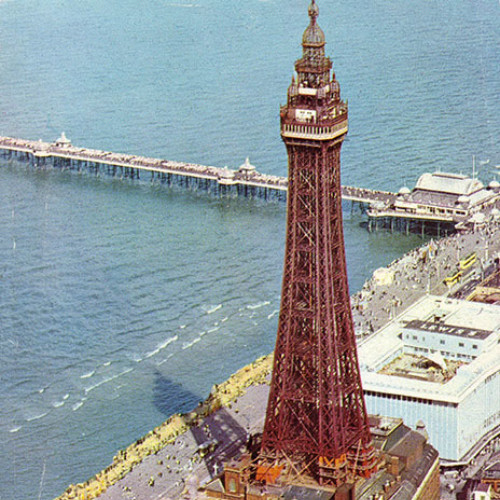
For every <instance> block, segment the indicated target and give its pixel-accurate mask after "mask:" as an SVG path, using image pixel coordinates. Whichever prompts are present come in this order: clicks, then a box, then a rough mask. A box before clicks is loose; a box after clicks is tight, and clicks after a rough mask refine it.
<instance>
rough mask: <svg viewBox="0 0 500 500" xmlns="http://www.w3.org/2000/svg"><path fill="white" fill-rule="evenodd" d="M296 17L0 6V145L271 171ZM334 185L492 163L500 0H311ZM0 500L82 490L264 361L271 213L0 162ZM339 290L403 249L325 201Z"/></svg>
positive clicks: (160, 5) (276, 213)
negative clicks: (50, 144) (326, 88)
mask: <svg viewBox="0 0 500 500" xmlns="http://www.w3.org/2000/svg"><path fill="white" fill-rule="evenodd" d="M307 6H308V1H307V0H300V1H299V0H288V1H284V0H268V1H261V0H250V1H246V2H227V1H223V0H176V1H175V2H169V1H162V0H153V1H151V2H147V3H144V2H138V1H134V0H120V1H117V0H110V1H107V2H101V1H98V0H86V1H83V2H71V1H69V0H58V1H55V2H54V1H52V2H50V1H48V0H3V1H1V0H0V134H1V135H6V136H11V137H21V138H27V139H38V138H42V139H43V140H46V141H53V140H55V139H56V138H57V137H58V136H59V135H60V134H61V132H62V131H65V132H66V135H67V136H68V137H69V138H70V139H71V140H72V141H73V144H75V145H78V146H82V147H85V146H86V147H91V148H95V149H104V150H109V151H116V152H124V153H131V154H143V155H147V156H154V157H161V158H165V159H171V160H179V161H190V162H196V163H201V164H206V165H216V166H225V165H227V166H229V167H230V168H237V167H238V166H239V165H240V164H242V163H243V162H244V160H245V157H247V156H249V157H250V161H251V162H252V163H253V164H254V165H256V166H257V168H258V169H259V170H260V171H262V172H265V173H270V174H277V175H286V152H285V148H284V146H283V145H282V143H281V140H280V137H279V119H278V111H279V105H280V103H284V101H285V96H286V89H287V86H288V85H289V82H290V81H291V75H292V71H293V63H294V61H295V60H296V59H297V58H299V57H300V55H301V47H300V40H301V36H302V32H303V30H304V29H305V27H306V26H307V24H308V17H307ZM319 8H320V17H319V18H318V22H319V24H320V26H321V27H322V28H323V30H324V31H325V34H326V38H327V42H328V44H327V53H328V55H330V56H331V57H332V60H333V63H334V69H335V72H336V75H337V79H338V80H339V82H340V85H341V88H342V95H343V97H344V99H348V100H349V116H350V131H349V135H348V137H347V139H346V141H345V143H344V146H343V150H342V176H343V179H342V180H343V183H344V184H351V185H356V186H362V187H371V188H378V189H388V190H398V189H399V188H400V187H401V186H402V185H404V184H406V185H408V186H409V187H411V186H412V185H413V184H414V182H415V181H416V179H417V178H418V176H419V175H420V174H422V173H423V172H426V171H433V170H436V169H441V170H445V171H452V172H457V173H458V172H463V173H471V172H472V157H473V155H474V156H475V162H476V167H477V168H478V169H479V176H480V177H481V179H483V181H485V182H487V181H489V180H491V179H493V178H494V174H495V169H494V167H495V165H497V164H500V158H499V152H498V137H499V134H500V125H499V119H498V117H499V115H500V113H499V111H500V109H499V108H500V105H499V100H498V89H499V82H500V74H499V72H500V70H499V68H500V64H499V62H500V61H499V51H498V46H499V42H500V39H499V33H500V30H499V24H500V23H499V20H500V15H499V9H500V6H499V4H498V2H495V1H486V0H475V1H473V0H469V1H468V0H464V1H461V2H452V1H451V0H442V1H439V2H438V1H430V2H409V1H405V0H403V1H399V2H395V1H392V0H377V1H367V0H361V1H360V2H348V1H346V0H338V1H336V2H334V1H332V0H320V1H319ZM0 166H1V168H0V255H1V256H2V258H1V260H0V471H1V472H0V499H1V500H10V499H34V498H35V499H37V498H38V499H50V498H52V497H54V496H56V495H58V494H60V493H61V492H62V491H63V490H64V489H65V488H66V486H67V485H68V484H69V483H75V482H82V481H84V480H85V479H87V478H88V477H90V476H91V475H93V474H94V473H96V472H97V471H98V470H100V469H101V468H104V467H105V466H107V465H108V464H109V463H110V462H111V461H112V458H113V455H114V454H115V453H116V451H117V450H118V449H120V448H123V447H125V446H127V445H128V444H130V443H131V442H132V441H134V440H136V439H137V438H139V437H140V436H141V435H143V434H145V433H146V432H148V431H149V430H150V429H152V428H153V427H154V426H156V425H158V424H160V423H161V422H162V421H163V420H165V419H166V418H167V417H168V416H169V415H171V414H172V413H174V412H178V411H187V410H189V409H191V408H192V407H194V406H195V405H196V404H197V403H198V401H200V400H202V399H204V398H205V397H206V396H207V395H208V393H209V391H210V388H211V386H212V385H213V384H215V383H220V382H222V381H223V380H225V379H226V378H227V377H228V376H229V375H230V374H231V373H233V372H234V371H236V370H237V369H239V368H240V367H242V366H243V365H245V364H247V363H249V362H251V361H252V360H254V359H255V358H256V357H258V356H261V355H263V354H266V353H268V352H270V351H271V350H272V348H273V345H274V341H275V335H276V326H277V312H278V309H279V296H280V287H281V275H282V261H283V247H284V235H285V206H284V204H280V203H269V204H266V203H264V202H262V201H255V200H248V199H241V198H239V199H228V198H220V199H219V198H214V197H209V196H206V195H205V194H203V193H199V192H198V193H197V192H187V191H186V192H178V191H175V190H170V189H168V188H167V187H165V186H163V185H159V184H151V183H149V182H147V181H142V182H131V181H128V180H120V179H112V178H109V177H105V176H101V177H95V176H93V175H87V174H76V173H74V172H67V171H66V172H60V171H55V170H50V169H49V170H35V169H32V168H29V167H27V166H26V165H25V164H23V163H18V162H7V161H5V160H1V161H0ZM344 208H345V210H344V229H345V238H346V251H347V259H348V272H349V282H350V288H351V292H355V291H356V290H359V289H360V287H361V286H362V284H363V282H364V281H365V280H366V279H367V278H369V277H370V275H371V273H372V272H373V271H374V269H376V268H377V267H380V266H383V265H386V264H388V263H390V262H391V261H392V260H393V259H395V258H397V257H399V256H400V255H402V254H403V253H404V252H406V251H408V250H409V249H411V248H414V247H415V246H417V245H419V244H421V243H422V241H423V240H421V239H420V238H419V237H418V236H415V235H413V236H409V237H407V236H403V235H398V234H392V235H391V234H388V233H368V232H367V231H366V228H365V227H364V226H363V222H364V220H365V219H364V218H363V216H362V215H361V214H360V213H359V211H358V210H357V209H355V210H354V211H351V207H350V205H349V204H345V207H344Z"/></svg>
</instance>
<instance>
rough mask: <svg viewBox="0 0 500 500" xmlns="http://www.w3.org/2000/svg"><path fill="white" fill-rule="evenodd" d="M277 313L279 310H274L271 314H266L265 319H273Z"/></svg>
mask: <svg viewBox="0 0 500 500" xmlns="http://www.w3.org/2000/svg"><path fill="white" fill-rule="evenodd" d="M278 313H279V309H275V310H274V311H273V312H272V313H271V314H268V315H267V319H271V318H273V317H274V316H276V314H278Z"/></svg>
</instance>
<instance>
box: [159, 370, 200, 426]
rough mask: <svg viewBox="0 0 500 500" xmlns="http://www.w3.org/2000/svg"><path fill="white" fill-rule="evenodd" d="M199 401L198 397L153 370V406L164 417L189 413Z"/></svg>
mask: <svg viewBox="0 0 500 500" xmlns="http://www.w3.org/2000/svg"><path fill="white" fill-rule="evenodd" d="M199 401H200V397H199V396H197V395H196V394H194V393H193V392H191V391H189V390H187V389H185V388H184V387H183V386H182V385H181V384H179V383H177V382H174V381H173V380H171V379H169V378H167V377H165V376H164V375H163V374H162V373H161V372H160V371H158V370H155V373H154V384H153V404H154V405H155V407H156V408H157V409H158V410H159V411H160V412H161V413H162V414H163V415H165V417H169V416H170V415H172V414H174V413H185V412H188V411H191V410H192V409H193V408H194V407H195V406H196V405H197V404H198V403H199Z"/></svg>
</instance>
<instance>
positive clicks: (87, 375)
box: [80, 370, 95, 378]
mask: <svg viewBox="0 0 500 500" xmlns="http://www.w3.org/2000/svg"><path fill="white" fill-rule="evenodd" d="M94 374H95V370H92V371H91V372H88V373H84V374H83V375H80V378H90V377H92V375H94Z"/></svg>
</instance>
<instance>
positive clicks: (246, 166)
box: [238, 157, 255, 173]
mask: <svg viewBox="0 0 500 500" xmlns="http://www.w3.org/2000/svg"><path fill="white" fill-rule="evenodd" d="M238 171H239V172H245V173H250V172H254V171H255V167H254V166H253V165H252V164H251V163H250V158H248V157H247V158H246V159H245V163H243V165H240V168H238Z"/></svg>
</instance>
